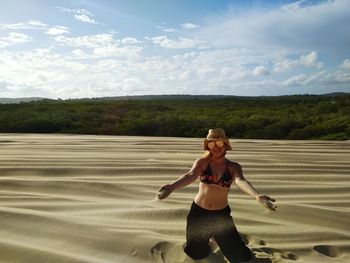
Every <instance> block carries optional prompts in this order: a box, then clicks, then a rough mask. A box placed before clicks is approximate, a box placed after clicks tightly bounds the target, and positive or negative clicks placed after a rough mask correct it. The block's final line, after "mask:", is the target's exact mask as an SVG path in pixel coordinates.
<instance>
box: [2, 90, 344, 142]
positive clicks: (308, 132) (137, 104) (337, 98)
mask: <svg viewBox="0 0 350 263" xmlns="http://www.w3.org/2000/svg"><path fill="white" fill-rule="evenodd" d="M215 127H222V128H224V129H225V131H226V133H227V135H228V136H229V137H230V138H237V139H238V138H244V139H302V140H304V139H316V140H349V138H350V95H349V94H340V95H339V94H338V95H334V96H331V95H329V96H324V95H293V96H279V97H234V96H215V97H211V96H151V97H145V98H143V97H137V98H133V97H127V98H126V99H113V98H103V99H77V100H72V99H71V100H51V99H44V100H39V101H31V102H22V103H19V104H0V132H2V133H70V134H105V135H106V134H107V135H142V136H176V137H204V136H205V135H206V133H207V131H208V129H209V128H215Z"/></svg>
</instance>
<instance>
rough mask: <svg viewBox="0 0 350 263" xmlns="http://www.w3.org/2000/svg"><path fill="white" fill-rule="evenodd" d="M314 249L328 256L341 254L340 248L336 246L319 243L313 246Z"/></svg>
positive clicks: (333, 256)
mask: <svg viewBox="0 0 350 263" xmlns="http://www.w3.org/2000/svg"><path fill="white" fill-rule="evenodd" d="M313 250H315V251H317V252H318V253H321V254H322V255H325V256H327V257H332V258H335V257H338V256H340V251H339V248H337V247H335V246H328V245H317V246H314V247H313Z"/></svg>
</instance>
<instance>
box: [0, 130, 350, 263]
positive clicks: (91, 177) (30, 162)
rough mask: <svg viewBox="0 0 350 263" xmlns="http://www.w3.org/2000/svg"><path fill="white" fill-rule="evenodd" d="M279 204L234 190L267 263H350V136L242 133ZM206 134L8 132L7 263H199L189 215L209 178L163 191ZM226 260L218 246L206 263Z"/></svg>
mask: <svg viewBox="0 0 350 263" xmlns="http://www.w3.org/2000/svg"><path fill="white" fill-rule="evenodd" d="M231 141H232V146H233V148H234V151H232V152H230V153H229V154H228V155H227V157H228V158H229V159H231V160H235V161H238V162H240V163H241V165H242V166H243V170H244V173H245V176H246V177H247V178H248V179H249V180H250V181H251V182H252V183H253V185H254V186H255V187H256V188H257V189H258V190H259V191H260V192H262V193H265V194H268V195H271V196H273V197H275V198H276V199H277V202H278V203H277V204H278V211H277V212H275V213H274V212H269V211H267V210H265V209H264V208H263V207H262V206H260V205H259V204H258V203H257V202H256V201H254V200H252V199H251V198H250V197H249V196H247V195H245V194H243V193H241V192H240V191H239V190H238V189H237V188H236V187H235V186H232V188H231V193H230V199H229V202H230V206H231V209H232V216H233V217H234V218H235V223H236V225H237V227H238V229H239V231H240V233H241V234H242V237H243V239H244V240H245V241H246V242H247V243H248V245H249V247H250V248H251V249H252V251H253V252H254V254H255V255H256V259H254V260H252V261H251V262H255V263H265V262H267V263H271V262H274V263H283V262H305V263H323V262H337V263H342V262H344V263H346V262H347V263H348V262H350V228H349V225H350V191H349V190H350V162H349V160H350V143H349V142H329V141H328V142H322V141H269V140H231ZM201 142H202V139H191V138H161V137H127V136H80V135H37V134H18V135H15V134H1V135H0V185H1V188H0V226H1V227H0V262H34V263H40V262H43V263H44V262H45V263H47V262H59V263H61V262H86V263H88V262H94V263H99V262H104V263H107V262H121V263H128V262H130V263H139V262H141V263H142V262H149V263H153V262H160V263H164V262H173V263H175V262H176V263H190V262H194V261H192V260H191V259H189V258H188V257H187V256H186V255H185V254H184V253H183V251H182V245H183V243H184V242H185V219H186V215H187V212H188V209H189V206H190V204H191V202H192V200H193V197H194V195H195V193H196V190H197V187H198V182H196V183H193V184H192V185H190V186H188V187H186V188H183V189H181V190H179V191H178V192H175V193H173V194H172V195H171V196H170V197H169V198H168V199H166V200H164V201H159V200H156V199H155V193H156V191H157V189H158V188H159V187H160V186H161V185H163V184H165V183H168V182H171V181H173V180H175V179H176V178H177V177H179V176H180V175H181V174H182V173H184V172H185V171H187V170H188V169H189V168H190V167H191V166H192V163H193V161H194V160H195V159H196V158H197V157H199V156H200V155H201V153H202V146H201ZM197 262H226V261H225V259H224V257H223V255H222V254H221V252H220V250H219V249H218V248H215V244H214V245H213V253H212V254H210V256H209V257H208V258H207V259H205V260H202V261H197Z"/></svg>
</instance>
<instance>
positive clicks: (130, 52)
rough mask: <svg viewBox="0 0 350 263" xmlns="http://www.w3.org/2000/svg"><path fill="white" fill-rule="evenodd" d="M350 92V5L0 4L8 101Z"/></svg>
mask: <svg viewBox="0 0 350 263" xmlns="http://www.w3.org/2000/svg"><path fill="white" fill-rule="evenodd" d="M332 92H350V1H349V0H332V1H331V0H328V1H326V0H323V1H320V0H319V1H317V0H313V1H308V0H301V1H292V0H288V1H287V0H285V1H284V0H281V1H278V0H274V1H272V0H271V1H267V0H266V1H263V0H260V1H257V0H255V1H253V0H212V1H208V0H128V1H125V0H60V1H58V0H50V1H46V0H26V1H23V0H11V1H10V0H8V1H6V0H5V1H1V2H0V97H12V98H18V97H46V98H54V99H57V98H61V99H67V98H91V97H106V96H124V95H158V94H191V95H237V96H262V95H265V96H276V95H291V94H324V93H332Z"/></svg>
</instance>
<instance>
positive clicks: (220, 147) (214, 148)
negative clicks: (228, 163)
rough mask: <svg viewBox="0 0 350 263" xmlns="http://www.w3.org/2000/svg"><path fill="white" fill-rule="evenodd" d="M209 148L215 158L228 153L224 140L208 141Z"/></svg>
mask: <svg viewBox="0 0 350 263" xmlns="http://www.w3.org/2000/svg"><path fill="white" fill-rule="evenodd" d="M208 148H209V150H210V152H211V154H212V157H214V158H220V157H223V156H225V154H226V144H225V143H224V142H223V141H220V140H215V141H210V142H209V143H208Z"/></svg>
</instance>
